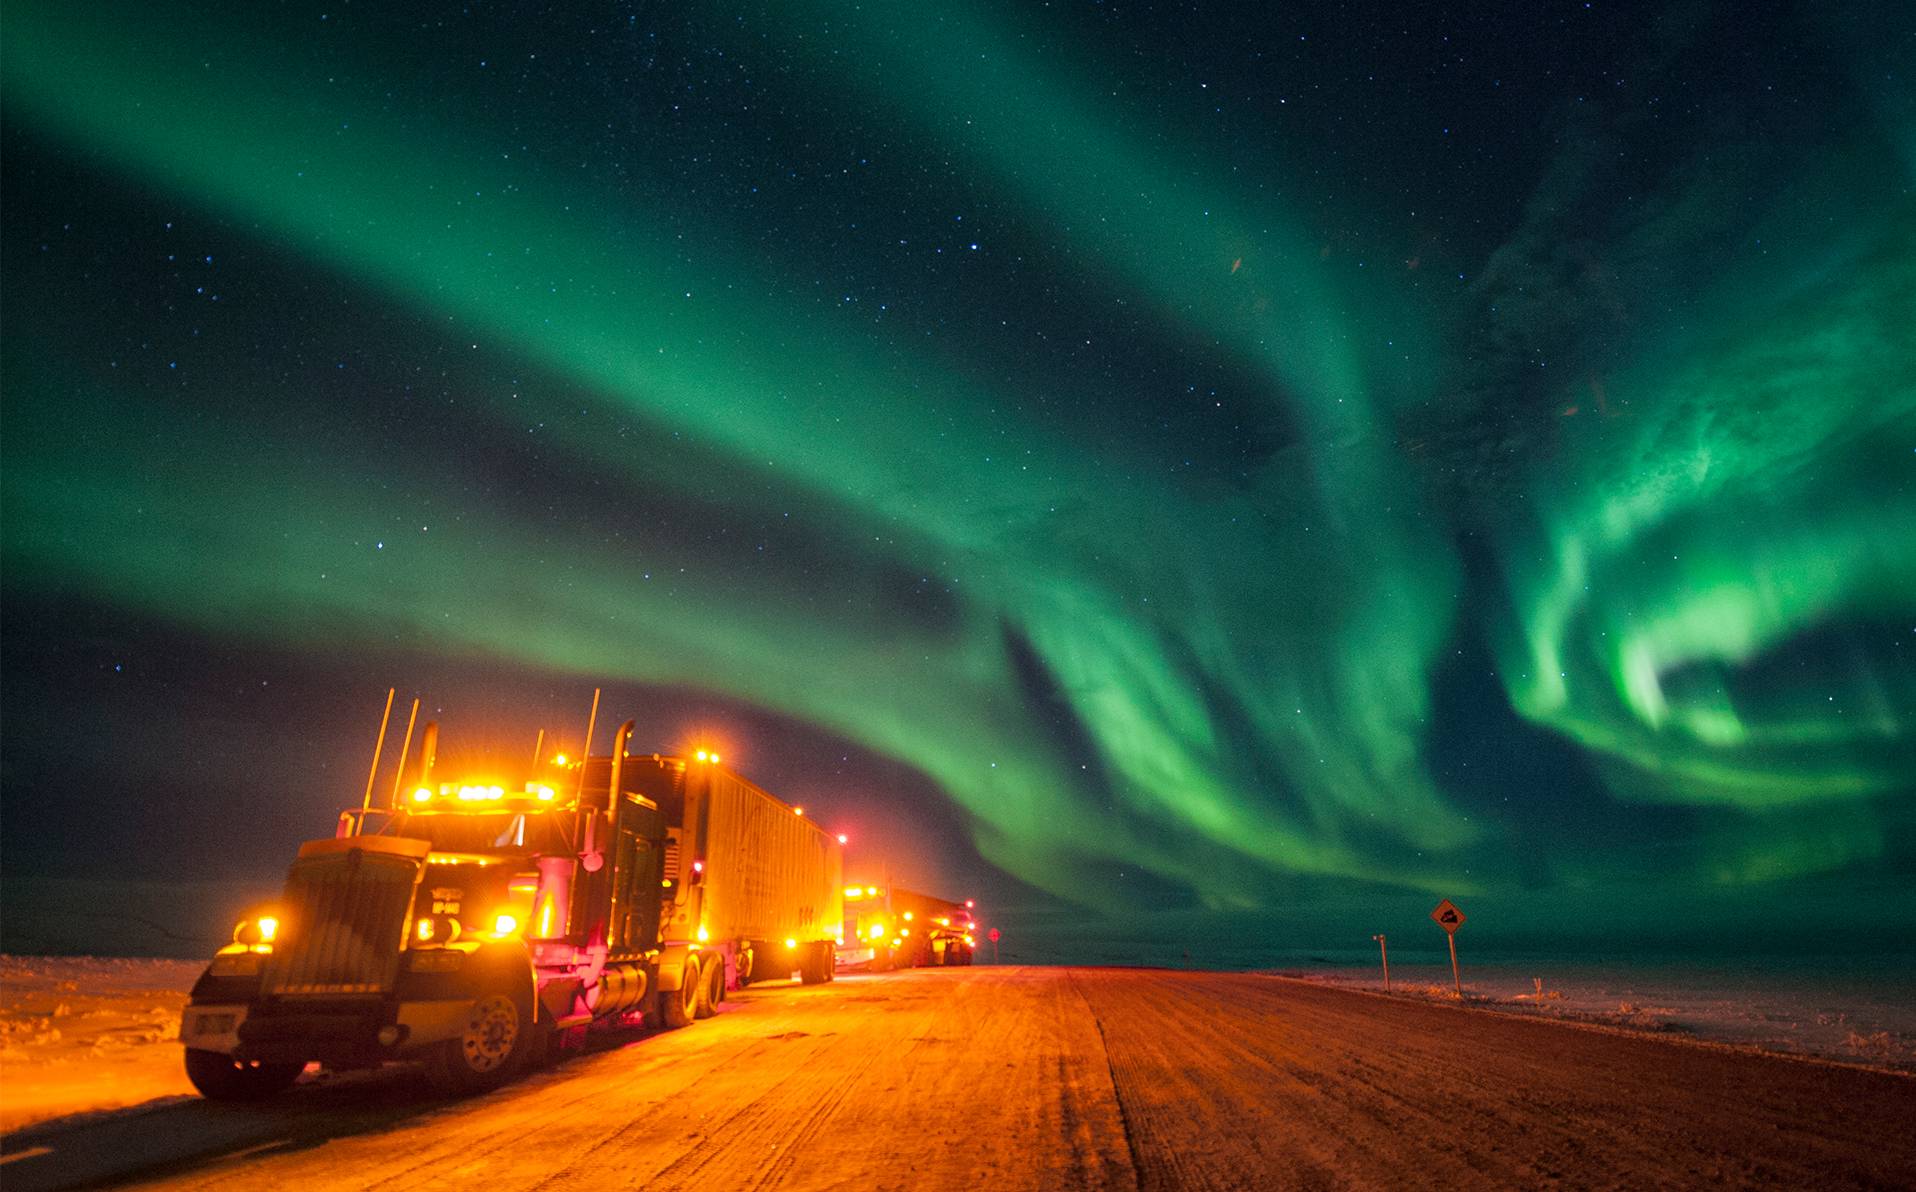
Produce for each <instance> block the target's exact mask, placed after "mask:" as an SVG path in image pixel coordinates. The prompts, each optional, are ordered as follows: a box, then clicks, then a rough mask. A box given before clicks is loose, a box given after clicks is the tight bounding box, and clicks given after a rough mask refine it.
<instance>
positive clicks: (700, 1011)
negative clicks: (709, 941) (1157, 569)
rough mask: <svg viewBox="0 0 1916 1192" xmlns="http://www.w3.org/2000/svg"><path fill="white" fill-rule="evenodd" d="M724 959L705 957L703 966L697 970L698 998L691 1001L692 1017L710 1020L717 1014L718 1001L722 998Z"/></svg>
mask: <svg viewBox="0 0 1916 1192" xmlns="http://www.w3.org/2000/svg"><path fill="white" fill-rule="evenodd" d="M724 989H725V958H724V957H723V956H707V957H706V958H705V964H704V965H703V966H701V967H700V969H699V992H698V997H697V998H695V999H693V1003H692V1016H693V1017H694V1018H710V1017H711V1016H712V1015H714V1014H716V1013H718V1004H719V999H720V998H722V997H724V996H725V994H724Z"/></svg>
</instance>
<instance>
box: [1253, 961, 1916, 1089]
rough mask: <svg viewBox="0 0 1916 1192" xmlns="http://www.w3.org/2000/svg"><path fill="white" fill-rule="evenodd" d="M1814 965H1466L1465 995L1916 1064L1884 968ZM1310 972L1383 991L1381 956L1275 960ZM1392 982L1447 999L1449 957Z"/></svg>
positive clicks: (1911, 1017) (1907, 1000) (1880, 1062)
mask: <svg viewBox="0 0 1916 1192" xmlns="http://www.w3.org/2000/svg"><path fill="white" fill-rule="evenodd" d="M1834 969H1835V971H1824V972H1820V973H1819V972H1818V971H1817V970H1816V969H1815V968H1814V967H1811V966H1806V965H1803V964H1801V963H1792V964H1788V965H1779V966H1777V967H1775V968H1773V969H1767V970H1766V969H1765V968H1763V967H1762V966H1759V965H1753V964H1736V965H1717V966H1710V965H1696V966H1681V965H1669V964H1665V965H1655V966H1641V967H1638V966H1623V965H1577V964H1572V963H1563V962H1561V961H1558V962H1555V963H1532V964H1528V965H1526V964H1473V965H1469V966H1466V967H1464V968H1463V970H1462V976H1463V1000H1465V1001H1466V1002H1468V1003H1470V1004H1472V1005H1475V1006H1481V1007H1484V1008H1487V1009H1494V1010H1501V1011H1508V1012H1513V1013H1524V1014H1537V1015H1543V1016H1546V1017H1551V1018H1563V1019H1569V1020H1573V1021H1581V1022H1591V1023H1598V1024H1603V1025H1608V1026H1616V1027H1625V1028H1630V1029H1635V1030H1643V1031H1651V1032H1656V1033H1660V1034H1669V1035H1680V1036H1686V1037H1689V1038H1694V1039H1700V1040H1704V1041H1708V1042H1714V1043H1727V1044H1733V1045H1738V1046H1745V1047H1758V1048H1761V1049H1763V1050H1765V1051H1774V1052H1780V1053H1784V1054H1790V1055H1807V1056H1816V1057H1819V1058H1822V1059H1833V1060H1842V1061H1845V1062H1848V1063H1857V1064H1866V1065H1869V1066H1871V1067H1878V1068H1889V1069H1895V1070H1898V1071H1904V1072H1916V995H1912V994H1911V992H1910V990H1911V987H1910V985H1909V984H1908V983H1907V982H1906V981H1905V980H1903V979H1901V978H1894V977H1891V976H1890V975H1889V974H1888V973H1887V972H1886V973H1885V974H1884V978H1883V979H1882V980H1880V981H1873V980H1870V979H1869V976H1868V973H1867V971H1863V970H1859V969H1857V968H1856V967H1855V966H1854V963H1853V962H1851V963H1848V964H1841V965H1836V966H1834ZM1281 971H1283V972H1284V975H1286V976H1292V977H1299V978H1302V979H1304V980H1308V981H1316V982H1322V983H1325V984H1331V985H1340V986H1345V987H1348V988H1359V989H1369V990H1376V991H1381V990H1382V989H1383V988H1384V981H1383V975H1382V972H1381V970H1380V966H1378V965H1371V966H1368V967H1363V968H1357V967H1343V966H1338V967H1315V966H1313V967H1308V968H1296V969H1285V970H1281ZM1391 992H1392V993H1393V994H1396V995H1399V996H1404V997H1424V998H1438V999H1449V998H1454V997H1455V993H1454V991H1453V988H1452V982H1451V974H1450V970H1449V967H1448V964H1447V963H1446V964H1445V965H1444V966H1442V967H1439V966H1434V965H1431V964H1429V963H1419V964H1412V965H1400V964H1397V963H1393V964H1392V965H1391Z"/></svg>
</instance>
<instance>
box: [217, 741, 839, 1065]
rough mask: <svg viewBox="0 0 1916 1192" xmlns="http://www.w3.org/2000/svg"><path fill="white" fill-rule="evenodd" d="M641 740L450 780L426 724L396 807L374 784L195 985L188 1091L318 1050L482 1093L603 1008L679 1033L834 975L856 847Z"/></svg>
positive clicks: (710, 761)
mask: <svg viewBox="0 0 1916 1192" xmlns="http://www.w3.org/2000/svg"><path fill="white" fill-rule="evenodd" d="M388 707H389V708H390V703H389V705H388ZM595 710H596V703H595ZM632 731H633V724H632V722H630V721H628V722H627V723H626V724H625V725H624V726H622V727H621V728H620V729H619V731H618V734H617V736H616V738H615V740H614V743H613V748H612V752H611V753H610V754H609V755H607V756H604V757H587V758H582V759H578V760H569V759H567V758H565V757H564V756H563V755H561V756H557V757H553V758H550V759H547V758H539V759H536V761H535V773H534V775H533V777H532V779H531V780H530V781H527V782H526V783H524V784H523V786H522V787H515V788H513V789H508V788H507V787H506V786H505V785H503V784H499V783H492V782H484V781H467V782H440V781H437V776H436V775H435V774H434V762H435V760H436V759H435V755H436V747H437V737H438V734H437V730H436V726H433V725H427V726H426V730H425V735H424V747H423V748H422V750H421V753H420V757H419V759H418V761H417V765H416V770H412V771H409V770H408V769H407V766H406V759H405V757H404V756H402V758H401V761H400V767H401V776H402V777H403V776H406V775H408V774H412V775H415V780H414V781H413V782H411V783H409V784H408V783H401V782H399V781H397V780H395V792H396V793H395V797H394V799H393V806H390V807H386V808H373V807H371V806H370V802H371V799H370V792H371V785H370V779H369V784H368V799H367V803H366V804H365V805H363V806H362V807H361V808H360V809H358V810H352V811H347V812H344V813H342V814H341V816H340V821H339V827H338V830H337V833H336V835H335V836H333V837H332V838H329V839H323V840H313V841H308V842H307V843H306V844H304V845H302V846H301V847H300V850H299V855H298V858H297V859H296V860H295V861H294V862H293V865H292V869H291V871H290V872H289V873H288V875H287V878H286V885H285V889H284V893H283V895H282V897H281V900H280V902H279V904H278V905H277V906H276V907H274V908H273V910H272V911H271V912H270V913H264V914H259V915H255V916H252V917H249V918H248V919H247V920H246V921H244V922H242V923H241V924H240V925H239V927H238V928H237V929H236V930H235V932H234V942H233V943H232V944H230V945H228V946H227V947H224V948H221V949H220V951H219V952H218V953H217V954H216V955H215V956H214V957H213V960H212V963H211V964H210V965H209V966H208V967H207V969H206V971H205V973H204V974H203V975H202V976H201V977H200V979H199V981H198V982H197V983H196V984H195V985H194V987H193V990H192V994H191V996H190V1000H189V1002H188V1004H187V1007H186V1010H185V1014H184V1017H183V1019H182V1023H181V1029H180V1039H181V1041H182V1042H183V1043H184V1044H185V1046H186V1072H187V1076H188V1077H189V1078H190V1079H191V1080H192V1082H193V1084H194V1086H195V1087H196V1088H198V1089H199V1090H200V1092H201V1093H203V1094H205V1095H206V1096H207V1097H209V1098H213V1099H217V1100H252V1099H258V1098H263V1097H266V1096H270V1095H272V1094H273V1093H276V1092H278V1091H279V1090H281V1089H283V1088H285V1087H286V1086H288V1085H290V1084H291V1083H292V1082H293V1081H294V1080H295V1079H296V1078H297V1077H298V1075H299V1073H300V1072H301V1070H302V1069H303V1068H304V1067H305V1066H306V1065H307V1064H308V1063H311V1062H315V1061H316V1062H318V1063H320V1064H322V1065H324V1066H327V1067H330V1068H336V1069H343V1068H362V1067H373V1066H378V1065H381V1064H384V1063H387V1062H389V1061H396V1060H420V1061H424V1063H425V1065H426V1069H427V1071H428V1073H429V1074H430V1076H431V1077H432V1079H433V1080H434V1082H435V1083H436V1084H438V1085H440V1086H441V1087H443V1088H446V1089H447V1090H449V1091H474V1090H478V1089H482V1088H487V1087H491V1086H493V1085H495V1084H498V1083H502V1082H503V1081H505V1080H506V1079H508V1078H510V1077H511V1076H512V1075H513V1074H514V1073H515V1072H518V1071H520V1070H523V1069H524V1068H525V1067H527V1066H529V1065H534V1064H537V1063H539V1062H541V1060H542V1059H543V1058H544V1057H545V1056H546V1054H547V1053H548V1052H549V1051H550V1049H551V1048H552V1047H553V1046H555V1044H556V1043H557V1042H559V1041H560V1040H561V1039H562V1038H563V1036H564V1034H565V1032H569V1031H574V1030H578V1029H581V1028H583V1027H585V1026H587V1025H588V1024H591V1023H593V1022H595V1021H603V1020H607V1019H615V1018H621V1019H627V1020H630V1019H631V1018H633V1017H635V1016H640V1017H642V1018H643V1020H645V1021H647V1022H654V1023H657V1024H659V1025H662V1026H664V1027H668V1028H673V1027H683V1026H685V1025H687V1024H689V1023H691V1022H692V1021H693V1020H695V1019H697V1018H701V1017H705V1016H707V1015H709V1014H710V1013H712V1010H713V1008H714V1007H715V1006H716V1005H717V1004H718V1003H719V1002H720V1001H722V1000H723V999H724V997H725V994H726V991H727V990H728V989H734V988H738V987H741V986H743V985H745V984H747V983H749V982H751V981H755V980H764V979H766V978H768V977H774V976H777V977H787V978H789V977H790V976H791V975H792V974H793V973H794V972H796V973H797V974H798V975H799V976H800V978H801V979H802V980H803V981H805V982H806V983H818V982H824V981H830V980H831V979H832V977H833V974H834V971H835V967H836V965H835V953H836V950H837V947H838V945H839V943H840V942H841V934H842V932H843V929H844V910H843V897H844V886H843V880H844V879H843V861H842V855H841V841H840V840H839V839H838V838H836V837H834V836H832V835H830V834H828V833H827V832H825V831H823V830H822V829H820V828H819V827H818V826H817V825H816V824H814V823H813V822H812V821H811V820H808V819H806V818H805V817H804V814H803V812H802V810H801V809H799V808H795V807H792V806H790V805H788V804H786V803H783V802H780V801H779V800H778V799H776V798H773V797H772V796H771V795H769V794H767V793H765V792H764V791H762V790H760V789H759V788H757V787H755V786H753V785H752V784H751V783H749V782H746V781H745V780H744V779H742V778H740V777H739V776H738V775H737V774H734V773H732V772H731V771H729V770H726V769H725V768H724V767H723V766H722V765H721V764H720V761H719V758H718V757H717V756H716V755H713V754H710V753H707V752H705V751H699V752H698V753H696V754H695V755H694V756H692V757H674V756H665V755H661V754H639V755H633V754H631V753H629V752H628V745H629V744H630V739H631V735H632ZM383 735H384V730H383V726H382V737H383ZM410 736H411V730H410V726H408V746H410ZM589 737H590V729H588V738H589ZM541 740H542V741H543V737H542V738H541ZM535 753H537V750H536V749H535ZM377 769H378V760H377V753H375V756H374V770H375V772H377Z"/></svg>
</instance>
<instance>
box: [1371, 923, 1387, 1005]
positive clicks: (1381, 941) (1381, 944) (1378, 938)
mask: <svg viewBox="0 0 1916 1192" xmlns="http://www.w3.org/2000/svg"><path fill="white" fill-rule="evenodd" d="M1371 938H1372V939H1374V940H1376V941H1377V954H1378V955H1379V956H1381V957H1383V958H1384V990H1385V992H1389V990H1390V952H1389V951H1387V950H1386V949H1385V947H1384V937H1383V936H1381V935H1373V936H1371Z"/></svg>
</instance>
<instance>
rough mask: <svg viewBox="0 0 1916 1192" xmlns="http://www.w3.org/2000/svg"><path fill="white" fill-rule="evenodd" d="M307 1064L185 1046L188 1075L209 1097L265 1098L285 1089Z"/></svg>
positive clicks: (240, 1099) (207, 1097)
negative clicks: (250, 1059)
mask: <svg viewBox="0 0 1916 1192" xmlns="http://www.w3.org/2000/svg"><path fill="white" fill-rule="evenodd" d="M305 1068H306V1065H305V1064H301V1063H292V1062H288V1063H283V1064H267V1063H261V1062H259V1061H254V1062H252V1063H246V1062H245V1061H242V1060H236V1059H234V1058H233V1057H232V1056H230V1055H221V1054H220V1053H219V1052H217V1051H201V1050H199V1049H198V1048H193V1047H189V1048H187V1049H186V1078H187V1079H188V1080H190V1081H192V1082H193V1087H194V1088H196V1089H198V1090H199V1091H200V1096H202V1097H205V1098H206V1099H207V1100H209V1101H264V1100H265V1099H266V1098H268V1097H270V1096H272V1095H273V1094H275V1093H277V1092H280V1091H282V1090H284V1089H285V1088H286V1087H287V1086H289V1085H291V1084H292V1083H293V1082H294V1081H295V1080H298V1079H299V1074H300V1073H301V1072H302V1071H304V1070H305Z"/></svg>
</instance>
